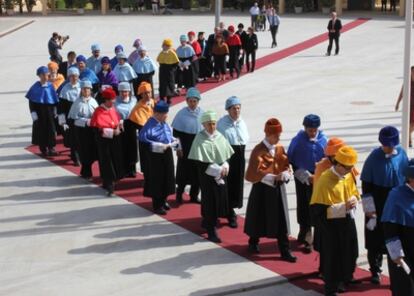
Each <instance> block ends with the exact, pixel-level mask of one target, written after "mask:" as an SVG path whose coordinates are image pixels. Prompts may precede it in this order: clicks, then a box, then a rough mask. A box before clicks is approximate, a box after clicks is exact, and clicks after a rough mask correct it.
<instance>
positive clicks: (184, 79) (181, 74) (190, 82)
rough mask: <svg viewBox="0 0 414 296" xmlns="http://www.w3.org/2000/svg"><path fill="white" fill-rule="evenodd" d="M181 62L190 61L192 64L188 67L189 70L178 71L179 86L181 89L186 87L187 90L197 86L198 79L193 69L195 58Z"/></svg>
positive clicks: (184, 59)
mask: <svg viewBox="0 0 414 296" xmlns="http://www.w3.org/2000/svg"><path fill="white" fill-rule="evenodd" d="M179 59H180V61H181V62H183V63H184V62H185V61H189V62H191V64H190V65H189V66H188V69H185V68H184V69H181V68H178V71H177V84H178V86H179V87H181V86H184V87H185V88H186V89H188V88H190V87H193V86H195V84H196V77H195V74H194V69H193V66H194V65H193V63H192V60H193V57H190V58H179Z"/></svg>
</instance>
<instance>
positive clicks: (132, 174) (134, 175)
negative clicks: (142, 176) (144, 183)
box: [125, 172, 137, 178]
mask: <svg viewBox="0 0 414 296" xmlns="http://www.w3.org/2000/svg"><path fill="white" fill-rule="evenodd" d="M136 176H137V173H135V172H129V173H128V174H126V175H125V178H135V177H136Z"/></svg>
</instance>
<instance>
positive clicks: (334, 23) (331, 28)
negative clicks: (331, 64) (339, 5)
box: [326, 12, 342, 56]
mask: <svg viewBox="0 0 414 296" xmlns="http://www.w3.org/2000/svg"><path fill="white" fill-rule="evenodd" d="M341 29H342V23H341V20H340V19H338V17H337V15H336V12H332V13H331V20H330V21H329V23H328V32H329V33H328V34H329V45H328V50H327V52H326V55H327V56H330V55H331V51H332V43H333V41H335V55H338V54H339V36H340V35H341Z"/></svg>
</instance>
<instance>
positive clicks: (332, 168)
mask: <svg viewBox="0 0 414 296" xmlns="http://www.w3.org/2000/svg"><path fill="white" fill-rule="evenodd" d="M331 171H332V173H334V174H335V176H337V177H338V178H339V179H340V180H343V179H345V176H342V175H341V174H340V173H338V172H337V171H336V170H335V167H334V166H333V167H331Z"/></svg>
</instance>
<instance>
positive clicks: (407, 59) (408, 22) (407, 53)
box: [400, 0, 413, 150]
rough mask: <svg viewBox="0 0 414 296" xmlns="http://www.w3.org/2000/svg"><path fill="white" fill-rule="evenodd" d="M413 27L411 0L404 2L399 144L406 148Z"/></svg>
mask: <svg viewBox="0 0 414 296" xmlns="http://www.w3.org/2000/svg"><path fill="white" fill-rule="evenodd" d="M400 9H401V7H400ZM412 28H413V0H406V2H405V41H404V44H405V47H404V86H403V107H402V128H401V144H402V146H403V148H404V149H405V150H408V140H409V133H410V97H411V95H410V94H411V33H412Z"/></svg>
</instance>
